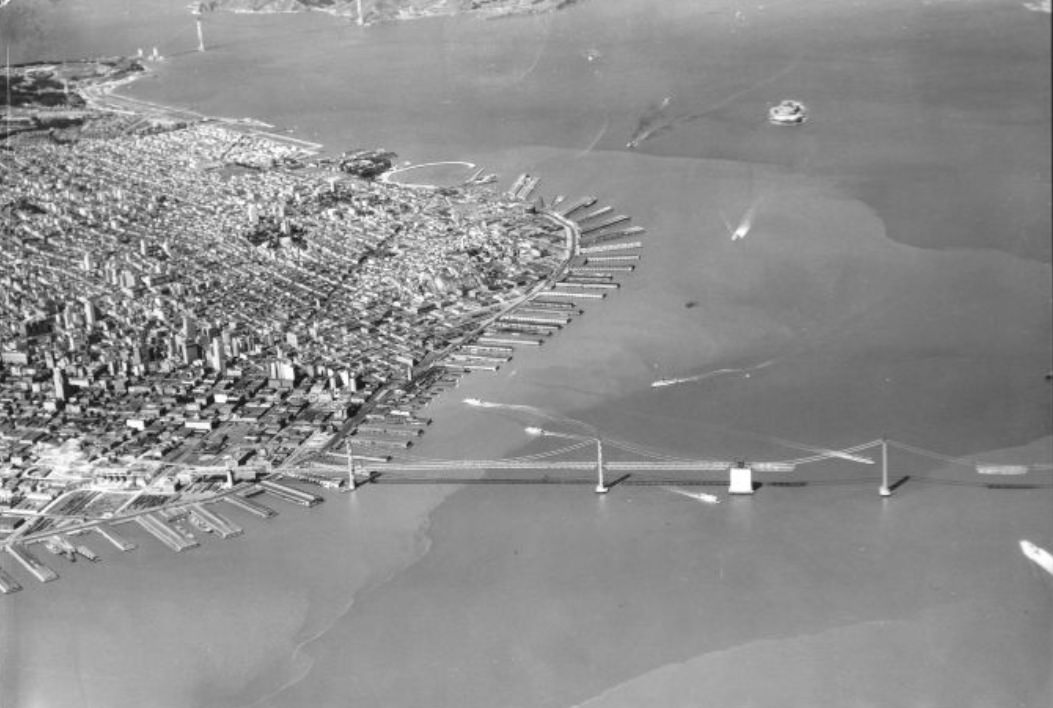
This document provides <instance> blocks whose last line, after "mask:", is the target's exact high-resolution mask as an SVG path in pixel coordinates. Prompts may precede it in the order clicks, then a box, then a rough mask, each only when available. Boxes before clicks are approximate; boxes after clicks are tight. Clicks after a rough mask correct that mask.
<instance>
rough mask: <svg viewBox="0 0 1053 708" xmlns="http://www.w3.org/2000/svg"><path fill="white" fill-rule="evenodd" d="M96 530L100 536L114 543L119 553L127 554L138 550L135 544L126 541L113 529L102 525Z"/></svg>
mask: <svg viewBox="0 0 1053 708" xmlns="http://www.w3.org/2000/svg"><path fill="white" fill-rule="evenodd" d="M95 530H96V531H97V532H98V534H99V535H100V536H102V537H103V538H105V539H106V540H107V541H109V542H110V543H112V544H113V545H114V546H115V547H116V548H117V550H119V551H123V552H125V553H127V552H128V551H134V550H135V548H136V546H135V544H134V543H132V542H131V541H129V540H127V539H125V538H124V537H123V536H121V535H120V534H119V533H117V531H116V530H115V529H114V528H112V527H107V526H103V525H101V524H100V525H98V526H96V527H95Z"/></svg>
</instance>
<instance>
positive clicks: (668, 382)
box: [651, 359, 775, 388]
mask: <svg viewBox="0 0 1053 708" xmlns="http://www.w3.org/2000/svg"><path fill="white" fill-rule="evenodd" d="M774 363H775V360H774V359H769V360H768V361H764V362H761V363H760V364H757V365H756V366H748V367H746V368H743V369H734V368H732V369H717V370H716V371H707V372H706V373H704V374H698V375H697V376H681V377H678V378H669V379H658V380H657V381H652V382H651V388H662V387H663V386H676V385H678V384H685V383H697V382H698V381H705V380H706V379H711V378H713V377H715V376H723V375H725V374H745V376H747V377H748V376H749V375H750V373H751V372H754V371H758V370H760V369H765V368H767V367H769V366H771V365H772V364H774Z"/></svg>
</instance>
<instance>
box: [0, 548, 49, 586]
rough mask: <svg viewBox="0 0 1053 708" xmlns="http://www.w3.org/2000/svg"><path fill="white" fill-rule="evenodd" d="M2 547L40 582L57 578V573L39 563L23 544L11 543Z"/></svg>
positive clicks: (47, 581)
mask: <svg viewBox="0 0 1053 708" xmlns="http://www.w3.org/2000/svg"><path fill="white" fill-rule="evenodd" d="M4 548H5V549H6V550H7V552H8V553H9V554H10V555H11V557H12V558H14V559H15V560H16V561H18V562H19V563H21V564H22V567H24V568H25V569H26V570H28V571H29V572H30V573H31V574H32V575H33V577H34V578H36V579H37V580H39V581H40V582H42V583H50V582H51V581H52V580H56V579H58V573H56V572H55V571H54V570H52V569H51V568H49V567H47V566H46V565H44V564H43V563H41V562H40V560H39V559H38V558H37V557H36V556H35V555H33V554H32V553H31V552H30V551H29V549H28V548H26V547H25V546H17V545H14V544H11V545H10V546H4Z"/></svg>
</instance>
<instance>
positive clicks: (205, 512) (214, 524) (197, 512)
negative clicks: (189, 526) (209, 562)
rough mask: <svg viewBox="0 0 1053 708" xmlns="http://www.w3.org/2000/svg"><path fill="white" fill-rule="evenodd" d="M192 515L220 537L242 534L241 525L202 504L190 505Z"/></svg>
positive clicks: (193, 518) (192, 517)
mask: <svg viewBox="0 0 1053 708" xmlns="http://www.w3.org/2000/svg"><path fill="white" fill-rule="evenodd" d="M190 517H191V519H192V520H196V521H197V523H199V524H201V525H202V526H204V527H205V528H207V529H208V530H209V531H211V532H212V533H214V534H216V535H217V536H219V537H220V538H231V537H233V536H240V535H241V534H242V529H241V527H240V526H238V525H237V524H235V523H233V522H232V521H230V520H229V519H227V518H226V517H224V516H221V515H220V514H219V513H218V512H215V511H212V510H211V509H207V508H205V506H204V505H202V504H191V505H190Z"/></svg>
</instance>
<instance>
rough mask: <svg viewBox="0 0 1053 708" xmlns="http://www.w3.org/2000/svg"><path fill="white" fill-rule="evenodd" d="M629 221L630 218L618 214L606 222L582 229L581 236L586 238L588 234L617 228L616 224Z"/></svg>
mask: <svg viewBox="0 0 1053 708" xmlns="http://www.w3.org/2000/svg"><path fill="white" fill-rule="evenodd" d="M629 219H630V217H628V216H626V215H625V214H619V215H618V216H615V217H612V218H610V219H607V220H606V221H601V222H600V223H598V224H596V225H595V226H589V227H587V228H584V229H582V230H581V235H582V236H588V235H589V234H591V233H594V232H596V231H600V230H602V229H606V228H610V227H611V226H617V225H618V224H624V223H625V222H627V221H629Z"/></svg>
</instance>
